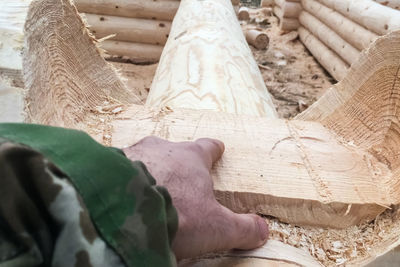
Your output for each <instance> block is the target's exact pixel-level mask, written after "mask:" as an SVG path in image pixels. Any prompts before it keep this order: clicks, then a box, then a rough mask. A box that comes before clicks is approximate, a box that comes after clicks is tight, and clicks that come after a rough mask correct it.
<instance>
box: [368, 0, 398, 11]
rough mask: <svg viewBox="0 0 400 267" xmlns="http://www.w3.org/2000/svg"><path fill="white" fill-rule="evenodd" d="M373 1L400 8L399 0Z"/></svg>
mask: <svg viewBox="0 0 400 267" xmlns="http://www.w3.org/2000/svg"><path fill="white" fill-rule="evenodd" d="M374 1H375V2H378V3H379V4H381V5H384V6H388V7H391V8H393V9H397V10H400V0H374Z"/></svg>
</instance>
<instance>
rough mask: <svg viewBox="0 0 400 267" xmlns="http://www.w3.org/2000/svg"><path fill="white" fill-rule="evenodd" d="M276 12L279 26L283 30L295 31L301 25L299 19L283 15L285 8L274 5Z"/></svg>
mask: <svg viewBox="0 0 400 267" xmlns="http://www.w3.org/2000/svg"><path fill="white" fill-rule="evenodd" d="M274 14H275V15H276V16H277V17H278V18H279V28H280V29H281V30H282V31H293V30H297V28H299V27H300V23H299V21H298V19H295V18H285V17H283V10H282V9H281V8H280V7H279V6H274Z"/></svg>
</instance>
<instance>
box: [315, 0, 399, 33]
mask: <svg viewBox="0 0 400 267" xmlns="http://www.w3.org/2000/svg"><path fill="white" fill-rule="evenodd" d="M318 1H319V2H321V3H323V4H324V5H326V6H328V7H330V8H332V9H334V10H336V11H338V12H340V13H342V14H343V15H344V16H345V17H348V18H350V19H351V20H353V21H355V22H357V23H359V24H360V25H362V26H364V27H365V28H367V29H369V30H371V31H373V32H375V33H376V34H379V35H384V34H387V33H389V32H391V31H393V30H396V29H400V11H399V10H395V9H393V8H390V7H386V6H384V5H380V4H378V3H376V2H374V1H372V0H353V1H348V0H318Z"/></svg>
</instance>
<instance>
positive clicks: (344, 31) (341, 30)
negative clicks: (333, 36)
mask: <svg viewBox="0 0 400 267" xmlns="http://www.w3.org/2000/svg"><path fill="white" fill-rule="evenodd" d="M301 3H302V5H303V8H304V10H306V11H307V12H309V13H310V14H311V15H313V16H315V17H316V18H317V19H319V20H320V21H321V22H323V23H324V24H325V25H326V26H328V27H329V28H330V29H331V30H333V31H335V32H336V33H337V34H338V35H340V36H341V37H342V38H343V39H344V40H346V41H347V42H348V43H349V44H351V45H353V46H354V47H355V48H357V49H358V50H363V49H365V48H368V46H369V45H370V44H371V43H372V42H373V41H374V40H375V39H376V38H378V35H377V34H375V33H373V32H371V31H369V30H367V29H366V28H364V27H362V26H360V25H359V24H357V23H355V22H353V21H352V20H350V19H349V18H346V17H345V16H343V15H342V14H340V13H339V12H336V11H334V10H333V9H331V8H328V7H326V6H324V5H323V4H321V3H319V2H317V1H315V0H302V1H301Z"/></svg>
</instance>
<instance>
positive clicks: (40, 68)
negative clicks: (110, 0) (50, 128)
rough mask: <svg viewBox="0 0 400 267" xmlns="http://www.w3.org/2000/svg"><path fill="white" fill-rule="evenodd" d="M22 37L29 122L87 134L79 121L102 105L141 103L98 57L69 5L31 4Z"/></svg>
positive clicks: (42, 2) (56, 2)
mask: <svg viewBox="0 0 400 267" xmlns="http://www.w3.org/2000/svg"><path fill="white" fill-rule="evenodd" d="M38 18H40V19H38ZM25 38H26V39H25V40H26V42H25V44H26V46H25V53H24V60H23V64H24V68H23V72H24V81H25V87H26V89H27V96H26V101H27V103H28V106H27V112H28V118H27V120H28V121H30V122H33V123H41V124H48V125H54V126H65V127H70V128H82V129H86V128H87V127H85V126H84V125H83V123H82V122H83V121H86V119H87V118H88V117H89V116H90V114H93V113H92V112H93V111H95V110H97V108H98V107H101V106H104V105H105V103H108V104H109V105H113V104H116V103H118V104H123V103H125V104H127V103H135V102H136V103H140V100H139V98H137V97H135V96H134V95H133V94H131V93H130V92H129V91H128V89H127V88H126V87H125V85H124V84H123V82H122V81H121V80H120V77H119V76H118V75H117V73H116V71H115V70H114V69H113V68H112V67H111V65H109V64H108V63H107V62H106V61H105V60H104V59H103V58H102V57H101V54H100V52H99V50H98V49H97V47H96V45H95V42H94V39H93V37H91V36H90V34H89V32H88V30H87V29H86V27H85V26H84V24H83V21H82V19H81V17H80V16H79V15H78V14H77V13H76V9H75V7H74V6H72V5H71V4H70V2H69V1H53V0H42V1H35V2H33V3H32V4H31V7H30V9H29V13H28V15H27V19H26V23H25ZM87 66H93V68H88V67H87ZM94 66H95V67H94Z"/></svg>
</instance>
